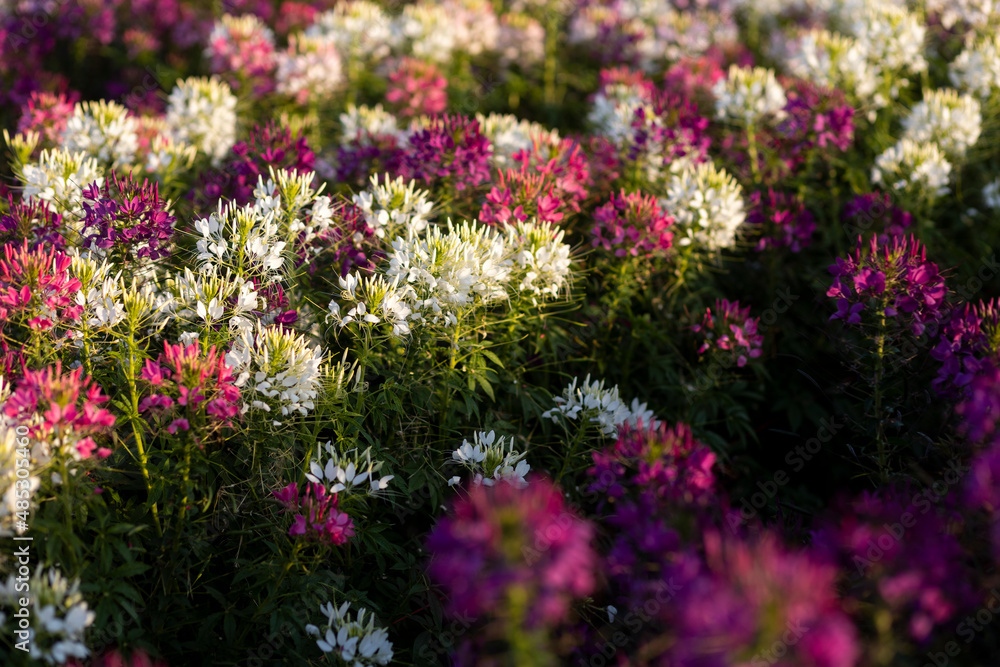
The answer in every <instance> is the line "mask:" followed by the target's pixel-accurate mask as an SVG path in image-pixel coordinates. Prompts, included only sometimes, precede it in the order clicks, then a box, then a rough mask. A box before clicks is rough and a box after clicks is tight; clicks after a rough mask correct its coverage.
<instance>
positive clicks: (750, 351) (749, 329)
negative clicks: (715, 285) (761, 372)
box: [691, 299, 764, 368]
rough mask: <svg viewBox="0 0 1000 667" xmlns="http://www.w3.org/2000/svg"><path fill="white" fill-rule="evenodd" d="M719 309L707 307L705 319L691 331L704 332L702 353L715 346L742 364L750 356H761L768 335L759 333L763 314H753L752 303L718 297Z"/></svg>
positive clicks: (737, 363) (702, 334) (701, 334)
mask: <svg viewBox="0 0 1000 667" xmlns="http://www.w3.org/2000/svg"><path fill="white" fill-rule="evenodd" d="M715 311H716V312H715V314H714V315H713V314H712V309H711V308H706V309H705V316H704V317H703V318H702V321H701V322H700V323H699V324H695V325H693V326H692V327H691V331H694V332H695V333H698V334H700V336H699V337H700V338H701V341H702V343H701V346H700V347H699V348H698V354H704V353H705V352H708V351H709V350H713V349H715V350H725V353H726V354H729V355H731V356H732V357H733V358H734V359H735V361H736V365H737V367H739V368H742V367H743V366H745V365H746V364H747V360H748V358H749V359H756V358H757V357H759V356H760V355H761V353H762V347H761V346H762V345H763V343H764V337H763V336H762V335H760V334H758V333H757V327H758V324H759V322H760V318H757V317H753V318H752V317H750V306H745V307H741V306H740V302H739V301H732V302H730V301H729V300H727V299H717V300H716V302H715Z"/></svg>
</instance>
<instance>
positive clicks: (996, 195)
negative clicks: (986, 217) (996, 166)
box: [983, 178, 1000, 211]
mask: <svg viewBox="0 0 1000 667" xmlns="http://www.w3.org/2000/svg"><path fill="white" fill-rule="evenodd" d="M983 203H984V204H986V206H987V208H990V209H993V210H994V211H1000V178H997V179H994V180H993V181H992V182H990V183H987V184H986V185H985V186H984V187H983Z"/></svg>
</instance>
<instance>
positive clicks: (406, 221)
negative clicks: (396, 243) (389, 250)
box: [352, 174, 434, 238]
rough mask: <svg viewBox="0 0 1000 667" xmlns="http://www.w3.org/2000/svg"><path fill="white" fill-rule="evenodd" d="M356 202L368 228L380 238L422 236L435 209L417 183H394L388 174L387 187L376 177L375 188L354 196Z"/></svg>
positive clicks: (373, 182)
mask: <svg viewBox="0 0 1000 667" xmlns="http://www.w3.org/2000/svg"><path fill="white" fill-rule="evenodd" d="M352 201H353V202H354V205H355V206H357V207H358V208H360V209H361V210H362V211H363V212H364V214H365V220H366V221H367V222H368V226H369V227H371V228H372V229H374V230H375V235H376V236H378V237H379V238H385V237H386V236H389V237H390V238H394V237H395V236H396V235H397V234H401V235H403V236H406V237H409V236H411V235H413V234H419V233H420V232H422V231H423V230H424V229H426V228H427V223H428V218H429V216H430V214H431V211H432V210H433V209H434V203H433V202H432V201H431V200H430V194H429V193H428V192H427V191H426V190H419V189H417V188H416V183H415V182H414V181H410V182H409V183H406V182H405V181H404V180H403V178H402V177H399V178H397V179H396V180H390V178H389V175H388V174H387V175H386V176H385V182H384V184H382V183H380V182H379V177H378V175H373V176H372V177H371V187H369V188H368V189H367V190H362V191H361V192H359V193H358V194H356V195H354V196H353V197H352Z"/></svg>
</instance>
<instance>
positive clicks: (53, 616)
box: [0, 568, 96, 665]
mask: <svg viewBox="0 0 1000 667" xmlns="http://www.w3.org/2000/svg"><path fill="white" fill-rule="evenodd" d="M20 581H21V582H25V579H23V578H22V579H20ZM26 590H30V591H31V596H30V597H29V600H30V604H31V607H32V609H31V611H30V613H31V617H32V618H33V619H34V623H32V624H31V626H30V627H29V628H28V642H27V644H28V651H29V655H30V656H31V659H32V660H33V661H36V662H40V661H44V662H46V663H48V664H50V665H58V664H63V663H65V662H67V661H69V660H70V659H72V658H78V659H81V660H82V659H84V658H86V657H87V656H89V655H90V651H89V650H88V649H87V644H86V642H85V641H84V635H85V633H86V631H87V628H88V627H90V626H91V625H93V624H94V619H95V618H96V615H95V614H94V612H92V611H90V610H89V609H88V608H87V602H86V601H85V600H84V599H83V596H82V595H81V594H80V580H79V579H74V580H73V581H72V582H70V581H67V580H66V579H65V578H64V577H63V576H62V573H61V572H59V570H57V569H55V568H50V569H49V570H48V572H45V571H44V570H42V569H41V568H39V569H38V570H37V571H36V572H35V574H34V576H32V577H31V578H30V579H28V580H27V582H26V583H18V580H17V577H16V576H15V575H14V574H11V575H10V576H9V577H7V581H6V584H0V603H2V604H3V606H5V607H15V606H19V605H18V604H17V603H18V600H19V599H21V598H23V597H24V595H23V591H26Z"/></svg>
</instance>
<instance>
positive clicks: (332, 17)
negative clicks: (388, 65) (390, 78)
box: [306, 0, 402, 64]
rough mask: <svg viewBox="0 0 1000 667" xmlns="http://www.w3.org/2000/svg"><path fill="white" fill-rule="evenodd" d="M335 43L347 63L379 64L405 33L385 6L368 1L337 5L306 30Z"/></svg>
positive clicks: (309, 34) (354, 0) (397, 45)
mask: <svg viewBox="0 0 1000 667" xmlns="http://www.w3.org/2000/svg"><path fill="white" fill-rule="evenodd" d="M306 35H307V36H309V37H321V38H323V39H325V40H328V41H330V42H331V43H333V44H335V45H336V46H337V48H338V50H339V51H340V52H341V53H343V54H344V57H345V58H346V59H348V60H352V61H359V62H361V63H366V62H367V63H370V64H374V63H377V62H379V61H381V60H383V59H384V58H386V57H387V56H388V55H389V54H390V53H391V52H392V51H394V50H396V49H398V48H399V46H400V42H401V40H402V34H401V31H400V30H399V27H398V26H397V25H396V24H395V23H394V22H393V20H392V18H391V17H390V16H389V15H388V14H386V12H385V10H384V9H382V7H381V6H380V5H378V4H376V3H374V2H368V1H367V0H348V1H347V2H341V3H337V6H336V7H334V8H333V9H331V10H329V11H326V12H323V13H322V14H320V15H319V16H317V17H316V19H315V20H314V21H313V22H312V25H311V26H309V28H308V29H307V30H306Z"/></svg>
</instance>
